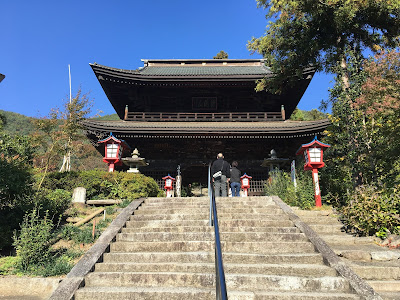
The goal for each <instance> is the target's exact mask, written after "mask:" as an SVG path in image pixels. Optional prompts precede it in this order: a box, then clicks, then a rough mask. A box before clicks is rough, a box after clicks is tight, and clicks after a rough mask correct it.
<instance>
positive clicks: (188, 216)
mask: <svg viewBox="0 0 400 300" xmlns="http://www.w3.org/2000/svg"><path fill="white" fill-rule="evenodd" d="M208 219H209V214H208V213H207V212H203V213H202V214H190V213H186V214H182V213H180V214H173V215H158V214H157V215H136V214H135V215H133V216H131V217H130V221H157V220H193V221H194V220H208Z"/></svg>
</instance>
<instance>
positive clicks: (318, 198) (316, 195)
mask: <svg viewBox="0 0 400 300" xmlns="http://www.w3.org/2000/svg"><path fill="white" fill-rule="evenodd" d="M312 178H313V183H314V198H315V206H316V207H321V206H322V201H321V190H320V188H319V180H318V169H312Z"/></svg>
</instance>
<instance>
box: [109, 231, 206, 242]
mask: <svg viewBox="0 0 400 300" xmlns="http://www.w3.org/2000/svg"><path fill="white" fill-rule="evenodd" d="M117 241H119V242H170V241H214V232H185V233H175V232H144V233H140V232H137V233H119V234H118V235H117Z"/></svg>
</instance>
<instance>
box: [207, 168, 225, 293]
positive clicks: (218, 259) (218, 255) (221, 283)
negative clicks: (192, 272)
mask: <svg viewBox="0 0 400 300" xmlns="http://www.w3.org/2000/svg"><path fill="white" fill-rule="evenodd" d="M211 178H212V177H211V164H210V165H209V167H208V179H209V180H208V194H209V195H210V226H214V233H215V247H214V249H215V275H216V276H215V281H216V284H215V285H216V299H217V300H219V299H222V300H226V299H228V296H227V292H226V282H225V272H224V265H223V263H222V251H221V240H220V236H219V226H218V215H217V205H216V202H215V191H214V185H213V183H212V181H211ZM210 191H211V192H210ZM211 211H212V213H211Z"/></svg>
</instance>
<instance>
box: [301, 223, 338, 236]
mask: <svg viewBox="0 0 400 300" xmlns="http://www.w3.org/2000/svg"><path fill="white" fill-rule="evenodd" d="M308 226H310V227H311V229H312V230H314V231H315V232H316V233H318V234H328V233H332V234H337V233H340V232H342V228H343V224H341V223H340V224H308Z"/></svg>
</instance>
